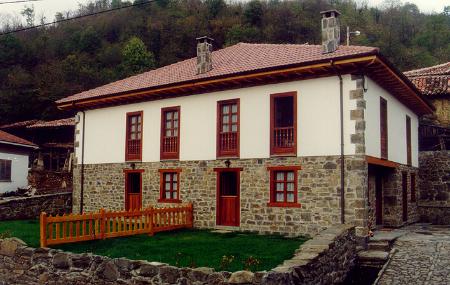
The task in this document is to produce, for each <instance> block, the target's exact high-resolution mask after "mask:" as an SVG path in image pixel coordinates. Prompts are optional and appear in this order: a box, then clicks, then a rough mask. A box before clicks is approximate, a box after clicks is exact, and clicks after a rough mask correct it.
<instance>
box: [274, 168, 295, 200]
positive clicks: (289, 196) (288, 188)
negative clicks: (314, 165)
mask: <svg viewBox="0 0 450 285" xmlns="http://www.w3.org/2000/svg"><path fill="white" fill-rule="evenodd" d="M298 169H299V167H269V170H270V203H269V206H280V207H299V206H300V204H298V202H297V193H298V192H297V186H298V180H297V171H298Z"/></svg>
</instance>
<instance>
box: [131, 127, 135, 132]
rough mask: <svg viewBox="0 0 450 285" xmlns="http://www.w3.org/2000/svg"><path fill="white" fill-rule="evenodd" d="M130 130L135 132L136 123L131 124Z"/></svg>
mask: <svg viewBox="0 0 450 285" xmlns="http://www.w3.org/2000/svg"><path fill="white" fill-rule="evenodd" d="M131 132H132V133H134V132H136V125H131Z"/></svg>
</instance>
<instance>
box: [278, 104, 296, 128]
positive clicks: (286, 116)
mask: <svg viewBox="0 0 450 285" xmlns="http://www.w3.org/2000/svg"><path fill="white" fill-rule="evenodd" d="M274 112H275V127H276V128H280V127H292V126H293V125H294V97H292V96H286V97H278V98H275V110H274Z"/></svg>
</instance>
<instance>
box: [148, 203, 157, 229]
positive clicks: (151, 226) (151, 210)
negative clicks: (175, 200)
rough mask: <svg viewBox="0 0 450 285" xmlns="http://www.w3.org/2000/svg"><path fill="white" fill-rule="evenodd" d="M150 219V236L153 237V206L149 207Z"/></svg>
mask: <svg viewBox="0 0 450 285" xmlns="http://www.w3.org/2000/svg"><path fill="white" fill-rule="evenodd" d="M148 218H149V219H150V222H149V225H148V227H149V230H148V235H149V236H153V235H154V234H155V233H154V231H153V206H151V205H150V206H149V207H148Z"/></svg>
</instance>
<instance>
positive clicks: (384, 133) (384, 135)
mask: <svg viewBox="0 0 450 285" xmlns="http://www.w3.org/2000/svg"><path fill="white" fill-rule="evenodd" d="M380 152H381V156H380V157H381V158H384V159H387V158H388V121H387V101H386V99H384V98H381V97H380Z"/></svg>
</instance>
